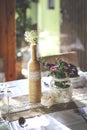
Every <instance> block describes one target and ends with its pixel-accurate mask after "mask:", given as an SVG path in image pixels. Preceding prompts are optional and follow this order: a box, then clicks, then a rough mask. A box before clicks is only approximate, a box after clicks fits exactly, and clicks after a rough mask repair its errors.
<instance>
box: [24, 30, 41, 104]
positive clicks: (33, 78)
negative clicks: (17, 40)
mask: <svg viewBox="0 0 87 130" xmlns="http://www.w3.org/2000/svg"><path fill="white" fill-rule="evenodd" d="M24 36H25V40H26V41H27V42H29V43H30V47H31V59H30V60H29V63H28V85H29V101H30V102H31V103H37V102H40V100H41V73H40V63H39V61H38V60H37V55H36V54H37V38H38V36H37V32H36V31H35V30H32V31H30V32H25V35H24Z"/></svg>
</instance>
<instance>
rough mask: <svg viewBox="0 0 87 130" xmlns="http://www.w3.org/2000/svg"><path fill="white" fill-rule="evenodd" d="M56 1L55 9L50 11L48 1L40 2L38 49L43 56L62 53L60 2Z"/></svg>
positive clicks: (41, 0) (40, 0)
mask: <svg viewBox="0 0 87 130" xmlns="http://www.w3.org/2000/svg"><path fill="white" fill-rule="evenodd" d="M54 1H55V8H54V9H48V0H39V3H38V20H37V21H38V34H39V41H38V45H39V47H38V49H39V52H40V55H41V56H44V55H53V54H58V53H59V52H60V40H59V37H60V0H54Z"/></svg>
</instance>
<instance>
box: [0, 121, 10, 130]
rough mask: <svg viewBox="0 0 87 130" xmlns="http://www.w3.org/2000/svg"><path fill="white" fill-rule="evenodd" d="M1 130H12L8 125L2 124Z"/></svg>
mask: <svg viewBox="0 0 87 130" xmlns="http://www.w3.org/2000/svg"><path fill="white" fill-rule="evenodd" d="M0 130H11V129H10V127H9V125H8V124H6V123H0Z"/></svg>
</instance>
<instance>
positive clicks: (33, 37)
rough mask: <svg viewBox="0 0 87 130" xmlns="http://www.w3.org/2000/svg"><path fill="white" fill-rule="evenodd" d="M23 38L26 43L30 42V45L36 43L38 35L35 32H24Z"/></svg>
mask: <svg viewBox="0 0 87 130" xmlns="http://www.w3.org/2000/svg"><path fill="white" fill-rule="evenodd" d="M24 37H25V41H26V42H30V43H31V44H32V43H35V44H36V43H37V39H38V35H37V32H36V30H32V31H30V32H28V31H26V32H25V34H24Z"/></svg>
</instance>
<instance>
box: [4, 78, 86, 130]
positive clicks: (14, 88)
mask: <svg viewBox="0 0 87 130" xmlns="http://www.w3.org/2000/svg"><path fill="white" fill-rule="evenodd" d="M6 83H7V84H8V86H9V88H10V90H11V92H12V95H11V98H10V102H9V103H10V109H13V111H12V110H11V111H10V114H9V119H10V121H15V120H17V119H18V118H19V117H20V116H23V117H25V118H31V117H35V116H40V115H44V114H52V113H56V112H58V113H59V112H60V113H61V112H63V111H65V112H66V111H70V110H72V109H73V110H76V109H77V108H81V107H85V106H87V87H81V88H73V96H72V101H71V102H68V103H64V104H63V103H62V104H55V105H53V106H52V107H50V108H49V109H48V108H46V107H43V106H42V105H41V104H40V103H38V104H29V101H28V80H27V79H21V80H16V81H11V82H6ZM47 90H49V87H47V86H44V84H43V83H42V92H43V91H47ZM20 104H21V106H20ZM29 105H30V106H29ZM18 106H20V107H18ZM12 107H13V108H12ZM16 108H17V109H16ZM20 108H21V109H20ZM82 122H84V124H85V121H84V119H83V120H82ZM86 128H87V125H86ZM72 130H76V129H72ZM83 130H86V129H83Z"/></svg>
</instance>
